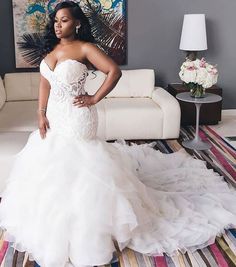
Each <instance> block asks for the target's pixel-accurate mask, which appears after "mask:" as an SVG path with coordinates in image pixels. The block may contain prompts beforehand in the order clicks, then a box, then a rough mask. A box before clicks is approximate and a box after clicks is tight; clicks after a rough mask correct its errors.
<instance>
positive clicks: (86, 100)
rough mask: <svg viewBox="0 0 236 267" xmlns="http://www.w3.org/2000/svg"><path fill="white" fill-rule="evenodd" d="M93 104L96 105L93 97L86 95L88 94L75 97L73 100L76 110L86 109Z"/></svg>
mask: <svg viewBox="0 0 236 267" xmlns="http://www.w3.org/2000/svg"><path fill="white" fill-rule="evenodd" d="M94 104H96V101H95V97H94V95H88V93H85V95H79V96H76V97H75V98H74V100H73V105H74V106H78V108H81V107H88V106H91V105H94Z"/></svg>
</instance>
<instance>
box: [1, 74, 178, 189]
mask: <svg viewBox="0 0 236 267" xmlns="http://www.w3.org/2000/svg"><path fill="white" fill-rule="evenodd" d="M94 73H95V74H94ZM94 73H93V72H92V71H89V75H88V77H87V79H86V83H85V89H86V91H87V92H88V93H89V94H93V93H95V92H96V91H97V90H98V89H99V87H100V86H101V84H102V83H103V81H104V79H105V74H104V73H102V72H100V71H95V72H94ZM39 78H40V75H39V73H37V72H27V73H8V74H6V75H5V77H4V82H3V81H2V80H1V78H0V176H1V177H0V192H1V189H2V188H3V187H4V185H3V182H2V181H3V180H4V177H5V176H6V174H7V173H8V169H9V168H8V167H7V166H8V165H9V164H8V163H9V160H10V157H11V156H13V155H14V154H16V153H18V152H19V150H20V149H21V148H23V146H24V145H25V143H26V141H27V139H28V136H29V134H30V133H31V132H32V131H34V130H36V129H37V127H38V125H37V124H38V122H37V113H36V110H37V105H38V103H37V99H38V87H39ZM154 84H155V75H154V70H152V69H137V70H122V77H121V79H120V80H119V82H118V83H117V85H116V87H115V88H114V89H113V90H112V91H111V92H110V93H109V94H108V95H107V96H106V97H105V98H104V99H102V100H101V101H100V102H99V103H97V104H96V106H97V110H98V120H99V125H98V132H97V135H98V136H99V137H100V138H102V139H104V140H114V139H119V138H123V139H127V140H128V139H129V140H134V139H169V138H177V137H178V136H179V129H180V108H179V104H178V101H177V100H176V99H175V98H174V97H173V96H171V95H170V94H169V93H168V92H167V91H166V90H164V89H163V88H161V87H155V85H154ZM7 162H8V163H7ZM4 166H5V167H4ZM4 168H5V169H4Z"/></svg>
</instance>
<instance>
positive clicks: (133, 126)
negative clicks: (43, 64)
mask: <svg viewBox="0 0 236 267" xmlns="http://www.w3.org/2000/svg"><path fill="white" fill-rule="evenodd" d="M104 105H105V111H106V125H109V127H106V135H107V136H106V138H107V140H112V139H116V138H124V139H156V138H161V137H162V130H163V113H162V110H161V108H160V107H159V105H158V104H156V103H155V102H154V101H153V100H152V99H150V98H107V99H105V100H104ZM124 129H125V131H124Z"/></svg>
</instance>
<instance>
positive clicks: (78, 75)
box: [47, 61, 98, 140]
mask: <svg viewBox="0 0 236 267" xmlns="http://www.w3.org/2000/svg"><path fill="white" fill-rule="evenodd" d="M71 63H72V64H71ZM78 63H79V62H78ZM87 74H88V71H87V68H85V67H84V65H83V64H81V63H79V64H76V63H75V62H72V61H68V62H65V63H64V64H61V65H60V68H59V66H58V68H57V70H56V71H55V72H51V75H49V76H50V84H51V90H50V95H49V99H48V105H47V118H48V120H49V123H50V128H51V130H52V131H54V132H57V133H58V134H60V135H63V136H66V137H75V138H76V139H79V140H85V139H86V140H88V139H93V138H95V137H96V133H97V126H98V114H97V109H96V106H89V107H78V106H73V100H74V97H75V96H78V95H81V94H85V90H84V84H85V81H86V77H87Z"/></svg>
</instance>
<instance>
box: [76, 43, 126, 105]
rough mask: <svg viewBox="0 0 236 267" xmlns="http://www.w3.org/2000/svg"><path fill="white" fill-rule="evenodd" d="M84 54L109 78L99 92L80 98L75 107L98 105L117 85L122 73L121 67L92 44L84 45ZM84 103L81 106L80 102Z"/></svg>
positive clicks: (77, 99)
mask: <svg viewBox="0 0 236 267" xmlns="http://www.w3.org/2000/svg"><path fill="white" fill-rule="evenodd" d="M83 52H84V54H85V56H86V59H87V60H88V61H89V62H91V63H92V64H93V65H94V66H95V67H96V68H97V69H98V70H100V71H102V72H104V73H105V74H107V77H106V79H105V81H104V82H103V84H102V85H101V87H100V88H99V89H98V91H97V92H96V93H95V94H94V95H93V96H90V99H89V96H86V95H85V96H78V97H76V101H75V102H74V105H79V106H80V107H82V106H88V105H91V104H96V103H97V102H99V101H100V100H101V99H102V98H104V97H105V96H106V95H107V94H108V93H109V92H110V91H111V90H112V89H113V88H114V87H115V85H116V84H117V82H118V81H119V79H120V77H121V75H122V73H121V70H120V68H119V66H118V65H117V64H116V63H115V62H114V61H113V60H112V59H111V58H110V57H109V56H107V55H106V54H105V53H104V52H103V51H102V50H100V49H99V48H98V47H96V46H95V45H94V44H92V43H86V44H84V45H83ZM81 100H82V101H84V103H83V104H80V101H81Z"/></svg>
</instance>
